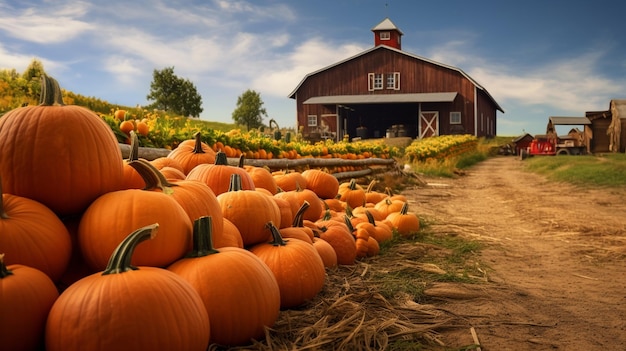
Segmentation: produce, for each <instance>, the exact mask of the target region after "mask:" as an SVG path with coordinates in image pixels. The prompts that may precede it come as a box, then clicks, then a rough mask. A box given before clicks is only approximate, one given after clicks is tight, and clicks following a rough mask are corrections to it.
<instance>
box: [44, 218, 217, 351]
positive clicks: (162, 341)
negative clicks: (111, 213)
mask: <svg viewBox="0 0 626 351" xmlns="http://www.w3.org/2000/svg"><path fill="white" fill-rule="evenodd" d="M158 227H159V226H158V224H152V225H148V226H145V227H141V228H139V229H137V230H135V231H134V232H132V233H131V234H130V235H128V236H127V237H126V238H125V239H124V240H122V241H121V243H120V244H119V246H118V247H117V248H116V249H115V250H114V251H113V253H112V255H111V258H110V260H108V262H109V263H108V264H107V265H106V268H105V270H104V271H103V272H99V273H95V274H92V275H89V276H87V277H85V278H83V279H81V280H79V281H77V282H76V283H74V284H72V285H70V287H68V288H67V289H66V290H65V291H64V292H63V293H62V294H61V295H60V296H59V298H58V299H57V300H56V302H55V303H54V305H53V306H52V309H51V310H50V314H49V316H48V320H47V323H46V336H45V338H46V350H47V351H78V350H81V351H82V350H120V351H125V350H129V351H130V350H153V351H159V350H163V351H170V350H190V351H191V350H198V351H200V350H202V351H204V350H206V349H207V347H208V345H209V335H210V332H211V331H210V329H211V327H210V324H209V317H208V314H207V312H206V309H205V308H204V304H203V302H202V299H201V298H200V296H199V295H198V293H197V292H196V290H194V288H193V287H192V286H191V285H190V284H189V283H188V282H187V281H185V280H184V279H183V278H181V277H180V276H178V275H177V274H175V273H173V272H170V271H168V270H166V269H162V268H156V267H135V266H133V265H132V264H131V262H132V261H133V259H132V255H133V252H137V251H139V249H141V247H137V246H138V244H140V243H141V242H143V241H144V240H147V239H150V238H152V237H154V236H155V235H156V231H157V229H158ZM157 237H158V236H157ZM149 242H150V241H148V242H146V243H149ZM136 249H137V250H136ZM172 323H175V325H176V327H175V328H173V327H172ZM138 328H139V329H138ZM141 330H149V331H150V332H147V333H144V332H141Z"/></svg>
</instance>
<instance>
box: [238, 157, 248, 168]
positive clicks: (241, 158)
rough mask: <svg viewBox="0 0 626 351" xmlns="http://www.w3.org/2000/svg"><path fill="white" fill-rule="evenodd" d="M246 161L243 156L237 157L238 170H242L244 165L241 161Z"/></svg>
mask: <svg viewBox="0 0 626 351" xmlns="http://www.w3.org/2000/svg"><path fill="white" fill-rule="evenodd" d="M245 159H246V156H244V154H241V155H239V168H243V166H244V164H243V161H244V160H245Z"/></svg>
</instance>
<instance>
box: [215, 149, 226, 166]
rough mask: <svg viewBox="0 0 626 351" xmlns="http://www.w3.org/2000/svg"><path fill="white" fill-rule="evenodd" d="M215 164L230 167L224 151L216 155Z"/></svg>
mask: <svg viewBox="0 0 626 351" xmlns="http://www.w3.org/2000/svg"><path fill="white" fill-rule="evenodd" d="M215 164H216V165H220V166H228V157H227V156H226V153H225V152H224V151H222V150H220V151H218V152H216V153H215Z"/></svg>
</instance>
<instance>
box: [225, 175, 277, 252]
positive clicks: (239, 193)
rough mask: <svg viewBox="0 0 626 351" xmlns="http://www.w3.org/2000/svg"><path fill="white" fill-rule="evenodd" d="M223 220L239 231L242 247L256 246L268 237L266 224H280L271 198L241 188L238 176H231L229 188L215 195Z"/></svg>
mask: <svg viewBox="0 0 626 351" xmlns="http://www.w3.org/2000/svg"><path fill="white" fill-rule="evenodd" d="M217 201H218V202H219V203H220V206H221V208H222V214H223V216H224V218H226V219H228V220H229V221H231V222H233V224H234V225H235V226H236V227H237V229H239V233H240V234H241V238H242V239H243V244H244V246H249V245H254V244H258V243H260V242H263V241H265V240H267V238H268V237H269V235H270V231H269V229H268V228H267V227H266V226H265V225H266V223H267V222H270V221H271V222H272V223H280V209H279V208H278V205H276V202H275V201H274V200H273V199H272V197H271V196H269V195H266V194H263V193H260V192H258V191H255V190H244V189H242V187H241V177H240V175H239V174H232V175H231V186H230V188H229V190H228V191H227V192H225V193H222V194H219V195H217Z"/></svg>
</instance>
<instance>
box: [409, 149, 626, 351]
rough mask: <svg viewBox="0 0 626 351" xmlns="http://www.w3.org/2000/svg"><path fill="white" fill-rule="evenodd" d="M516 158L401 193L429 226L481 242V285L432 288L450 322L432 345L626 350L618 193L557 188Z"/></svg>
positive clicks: (622, 217)
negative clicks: (454, 290)
mask: <svg viewBox="0 0 626 351" xmlns="http://www.w3.org/2000/svg"><path fill="white" fill-rule="evenodd" d="M523 162H524V161H521V160H519V159H517V158H513V157H512V156H508V157H505V156H502V157H496V158H491V159H489V160H487V161H485V162H482V163H481V164H479V165H477V166H475V167H473V168H471V169H469V170H467V171H466V174H465V175H462V176H460V177H458V178H455V179H428V178H427V179H426V180H427V181H428V182H429V185H428V186H426V187H417V188H415V189H408V190H406V191H404V192H403V194H405V195H406V196H408V197H409V198H410V201H411V203H412V205H411V209H412V210H413V211H415V212H416V213H418V214H419V215H420V216H422V217H424V218H426V219H429V220H431V221H432V223H433V224H431V226H430V230H433V231H435V232H438V233H443V234H446V233H447V234H450V235H464V236H467V237H468V238H471V239H475V240H478V241H480V242H482V243H483V244H484V245H483V248H482V250H480V252H479V253H477V257H476V264H477V265H480V267H479V268H480V271H482V272H484V277H483V278H484V280H485V281H484V283H481V284H469V285H464V286H463V288H464V289H466V291H467V294H456V295H450V294H437V290H436V289H434V290H433V291H431V292H430V295H431V297H432V301H433V303H434V304H435V305H436V306H437V307H438V308H441V309H442V310H444V311H446V312H447V313H449V314H450V315H451V316H454V319H455V322H454V323H452V324H451V325H454V326H453V327H450V328H445V329H443V330H439V331H438V333H439V340H441V341H442V342H443V343H445V345H447V346H449V347H450V348H451V349H454V348H457V349H458V348H459V347H462V346H463V345H470V344H473V343H475V340H478V341H479V343H480V347H481V349H482V350H483V351H484V350H487V351H506V350H516V351H524V350H533V351H536V350H626V260H625V258H626V189H617V190H615V189H588V188H580V187H574V186H571V185H568V184H561V183H555V182H552V181H548V180H547V179H546V178H545V177H543V176H540V175H536V174H533V173H529V172H526V171H524V170H523ZM453 284H454V283H453ZM427 293H428V291H427ZM472 329H473V331H474V332H475V337H473V336H472V333H471V332H472Z"/></svg>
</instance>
